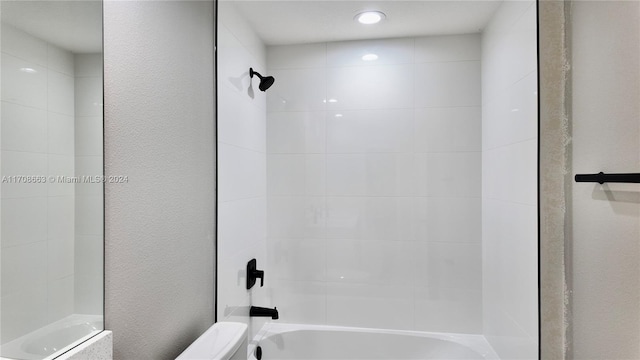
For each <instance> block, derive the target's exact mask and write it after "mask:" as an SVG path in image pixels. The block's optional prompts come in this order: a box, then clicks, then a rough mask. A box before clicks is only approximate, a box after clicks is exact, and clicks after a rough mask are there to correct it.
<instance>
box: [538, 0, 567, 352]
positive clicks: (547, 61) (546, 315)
mask: <svg viewBox="0 0 640 360" xmlns="http://www.w3.org/2000/svg"><path fill="white" fill-rule="evenodd" d="M538 6H539V7H538V20H539V27H538V31H539V34H538V36H539V44H540V47H539V51H540V54H539V55H540V57H539V59H540V64H539V66H540V70H539V71H540V105H539V111H540V124H539V126H540V148H539V151H540V179H539V181H540V228H539V230H540V264H541V266H540V269H539V270H540V299H541V301H540V320H541V321H540V334H541V338H540V342H541V354H540V355H541V359H545V360H547V359H548V360H557V359H564V358H565V346H566V345H565V344H566V328H567V326H568V324H567V323H566V322H565V318H566V314H567V313H568V312H569V310H570V309H569V307H568V303H567V302H566V301H567V296H566V294H568V292H567V293H566V294H565V289H566V286H567V285H566V282H565V231H566V230H565V217H566V216H567V213H566V203H567V199H566V197H565V194H566V192H565V188H566V186H567V185H566V184H570V183H571V181H572V179H571V173H570V172H569V169H568V167H570V163H569V161H568V160H569V159H568V157H569V149H570V146H569V141H568V140H569V137H570V134H569V127H568V123H567V101H566V99H565V94H566V93H567V91H568V90H569V89H568V88H567V86H566V81H567V77H568V72H569V68H568V67H567V66H566V64H567V57H566V56H567V55H566V54H567V47H566V38H565V6H566V3H565V2H564V1H541V2H539V3H538Z"/></svg>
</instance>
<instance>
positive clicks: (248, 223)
mask: <svg viewBox="0 0 640 360" xmlns="http://www.w3.org/2000/svg"><path fill="white" fill-rule="evenodd" d="M266 210H267V204H266V199H265V198H250V199H243V200H236V201H227V202H223V203H220V204H219V206H218V219H219V221H218V252H219V253H220V254H224V256H235V255H237V254H239V253H241V252H242V251H243V250H244V249H246V248H247V247H248V246H249V244H252V243H253V242H255V241H257V240H259V239H264V238H265V236H266V227H267V224H266V214H265V212H266Z"/></svg>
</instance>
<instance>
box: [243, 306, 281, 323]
mask: <svg viewBox="0 0 640 360" xmlns="http://www.w3.org/2000/svg"><path fill="white" fill-rule="evenodd" d="M249 316H264V317H271V318H272V319H273V320H278V309H277V308H275V307H274V308H273V309H270V308H263V307H258V306H252V307H251V309H249Z"/></svg>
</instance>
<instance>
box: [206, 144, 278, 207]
mask: <svg viewBox="0 0 640 360" xmlns="http://www.w3.org/2000/svg"><path fill="white" fill-rule="evenodd" d="M218 151H219V155H218V159H219V165H218V169H219V170H218V171H219V172H218V174H219V175H218V176H219V179H218V181H219V185H218V191H219V196H220V201H221V202H224V201H229V200H238V199H246V198H250V197H257V196H265V194H266V184H265V183H266V182H265V177H266V174H267V173H266V163H267V159H266V155H265V154H264V153H259V152H255V151H251V150H246V149H243V148H239V147H236V146H232V145H227V144H219V147H218Z"/></svg>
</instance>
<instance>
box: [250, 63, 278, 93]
mask: <svg viewBox="0 0 640 360" xmlns="http://www.w3.org/2000/svg"><path fill="white" fill-rule="evenodd" d="M253 75H256V76H258V77H259V78H260V85H258V89H260V91H267V89H268V88H270V87H271V85H273V83H274V82H275V81H276V79H274V78H273V76H262V75H260V74H258V72H256V71H253V68H249V77H251V78H253Z"/></svg>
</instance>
